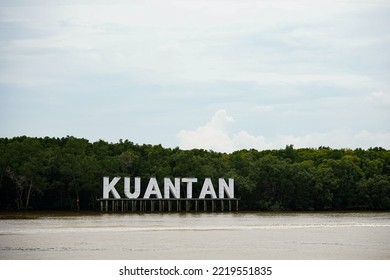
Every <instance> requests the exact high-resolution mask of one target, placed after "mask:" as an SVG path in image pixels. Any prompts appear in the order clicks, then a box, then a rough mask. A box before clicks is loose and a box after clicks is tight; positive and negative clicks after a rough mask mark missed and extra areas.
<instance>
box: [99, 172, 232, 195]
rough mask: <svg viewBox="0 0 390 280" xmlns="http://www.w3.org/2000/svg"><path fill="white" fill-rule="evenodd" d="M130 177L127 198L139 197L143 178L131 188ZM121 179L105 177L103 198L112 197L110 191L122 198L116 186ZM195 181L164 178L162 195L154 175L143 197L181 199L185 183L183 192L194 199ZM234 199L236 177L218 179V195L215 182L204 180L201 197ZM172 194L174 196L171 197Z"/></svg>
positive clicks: (125, 182)
mask: <svg viewBox="0 0 390 280" xmlns="http://www.w3.org/2000/svg"><path fill="white" fill-rule="evenodd" d="M130 179H131V178H130V177H124V182H123V186H124V188H123V189H124V196H125V197H126V198H127V199H137V198H140V195H141V178H140V177H135V178H134V188H132V190H131V188H130ZM120 180H121V177H114V178H113V179H112V180H111V181H110V178H109V177H103V199H108V198H110V193H111V194H112V196H113V197H114V198H115V199H121V196H120V195H119V193H118V191H117V190H116V188H115V186H116V185H117V183H118V182H119V181H120ZM195 183H198V179H197V178H174V180H173V182H172V180H171V179H170V178H164V196H163V195H162V193H161V191H160V188H159V185H158V183H157V179H156V178H154V177H152V178H150V179H149V182H148V185H147V187H146V190H145V192H143V197H142V199H149V198H157V199H171V198H175V199H180V198H182V197H181V194H182V192H181V190H182V189H181V187H182V185H184V188H185V189H183V192H185V197H183V198H187V199H192V198H193V197H192V194H193V192H192V188H193V185H194V184H195ZM225 194H226V198H231V199H234V179H231V178H229V179H228V180H227V181H226V180H225V179H223V178H219V179H218V196H217V193H216V191H215V189H214V186H213V183H212V181H211V179H210V178H206V179H205V180H204V181H203V184H202V189H201V192H200V194H199V199H206V197H207V198H212V199H223V198H225ZM171 195H172V197H171Z"/></svg>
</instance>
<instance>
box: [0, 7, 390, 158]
mask: <svg viewBox="0 0 390 280" xmlns="http://www.w3.org/2000/svg"><path fill="white" fill-rule="evenodd" d="M19 135H28V136H37V137H44V136H51V137H52V136H54V137H64V136H67V135H72V136H76V137H84V138H87V139H89V140H90V141H96V140H99V139H103V140H106V141H109V142H118V140H119V139H129V140H130V141H133V142H135V143H139V144H144V143H145V144H162V145H163V146H165V147H176V146H179V147H180V148H183V149H191V148H203V149H212V150H214V151H225V152H232V151H234V150H237V149H244V148H246V149H249V148H255V149H259V150H263V149H274V148H276V149H278V148H284V147H285V146H286V145H289V144H293V145H294V146H295V147H297V148H298V147H319V146H330V147H332V148H356V147H362V148H369V147H375V146H382V147H384V148H387V149H390V0H387V1H385V0H360V1H352V0H344V1H336V0H326V1H310V0H295V1H282V0H269V1H267V0H240V1H233V0H189V1H187V0H164V1H161V0H150V1H148V0H146V1H145V0H142V1H141V0H140V1H131V0H129V1H109V0H107V1H104V0H100V1H96V0H95V1H92V0H91V1H87V0H84V1H80V0H77V1H76V0H74V1H65V0H61V1H60V0H58V1H56V0H50V1H49V0H47V1H43V0H41V1H38V0H36V1H34V0H31V1H27V0H26V1H17V0H0V137H14V136H19Z"/></svg>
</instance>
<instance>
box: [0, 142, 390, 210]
mask: <svg viewBox="0 0 390 280" xmlns="http://www.w3.org/2000/svg"><path fill="white" fill-rule="evenodd" d="M103 176H110V177H113V176H131V177H134V176H139V177H141V178H144V179H143V180H142V184H143V185H145V184H147V182H148V179H149V178H150V177H156V178H157V179H158V180H160V181H162V180H163V178H164V177H171V178H173V177H181V178H183V177H196V178H199V180H200V181H202V180H203V179H204V178H207V177H210V178H213V179H217V178H219V177H221V178H234V179H235V192H236V195H235V196H236V197H240V198H241V201H240V209H241V210H352V209H362V210H363V209H364V210H366V209H371V210H374V209H375V210H376V209H378V210H379V209H381V210H389V209H390V151H387V150H385V149H382V148H372V149H368V150H363V149H356V150H348V149H337V150H335V149H330V148H327V147H320V148H318V149H294V147H293V146H291V145H290V146H286V148H285V149H282V150H267V151H257V150H241V151H237V152H234V153H232V154H225V153H216V152H213V151H205V150H198V149H194V150H191V151H183V150H180V149H179V148H175V149H167V148H163V147H162V146H161V145H157V146H152V145H137V144H134V143H132V142H129V141H127V140H126V141H120V142H119V143H116V144H112V143H107V142H104V141H98V142H94V143H90V142H89V141H88V140H85V139H78V138H74V137H66V138H48V137H46V138H30V137H15V138H12V139H7V138H1V139H0V209H1V210H22V209H63V210H64V209H65V210H67V209H81V210H87V209H88V210H92V209H96V208H97V201H96V198H100V197H101V196H102V177H103ZM160 186H162V184H161V185H160ZM194 187H198V188H201V184H199V185H195V186H194ZM143 188H145V186H143Z"/></svg>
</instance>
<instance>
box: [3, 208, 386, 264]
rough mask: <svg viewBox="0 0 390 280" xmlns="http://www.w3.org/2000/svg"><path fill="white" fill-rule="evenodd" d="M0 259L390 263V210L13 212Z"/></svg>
mask: <svg viewBox="0 0 390 280" xmlns="http://www.w3.org/2000/svg"><path fill="white" fill-rule="evenodd" d="M0 216H1V213H0ZM2 216H3V218H4V213H3V215H2ZM0 259H183V260H188V259H350V260H354V259H390V213H389V212H387V213H218V214H217V213H215V214H210V213H202V214H192V213H183V214H178V213H172V214H171V213H169V214H157V213H156V214H96V213H94V214H83V213H81V214H74V213H38V214H27V216H24V219H20V216H17V217H15V216H9V215H8V216H7V219H0Z"/></svg>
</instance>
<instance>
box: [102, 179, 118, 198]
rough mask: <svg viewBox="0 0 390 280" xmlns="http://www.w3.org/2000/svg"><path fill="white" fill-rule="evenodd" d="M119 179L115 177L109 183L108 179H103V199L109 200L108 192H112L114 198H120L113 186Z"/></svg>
mask: <svg viewBox="0 0 390 280" xmlns="http://www.w3.org/2000/svg"><path fill="white" fill-rule="evenodd" d="M120 179H121V177H115V178H114V179H112V181H111V183H110V178H108V177H103V198H109V195H110V192H112V194H113V195H114V198H121V197H120V195H119V193H118V192H117V191H116V189H115V185H116V183H118V181H119V180H120Z"/></svg>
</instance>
